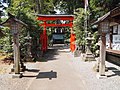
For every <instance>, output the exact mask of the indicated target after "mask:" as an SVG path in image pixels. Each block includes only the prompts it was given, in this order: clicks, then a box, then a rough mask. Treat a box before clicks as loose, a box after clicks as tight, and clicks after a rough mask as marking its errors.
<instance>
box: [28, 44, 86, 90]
mask: <svg viewBox="0 0 120 90" xmlns="http://www.w3.org/2000/svg"><path fill="white" fill-rule="evenodd" d="M72 58H73V57H71V56H70V52H69V49H66V47H64V46H54V50H53V49H51V50H49V51H48V53H47V54H46V55H45V60H46V62H39V69H40V71H39V74H38V75H37V77H35V78H34V80H33V82H32V83H31V84H30V86H29V88H28V90H86V89H85V86H84V84H83V81H82V79H81V76H80V74H79V73H77V72H76V71H75V70H74V68H73V67H72V63H71V62H72Z"/></svg>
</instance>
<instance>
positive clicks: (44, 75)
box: [36, 70, 57, 80]
mask: <svg viewBox="0 0 120 90" xmlns="http://www.w3.org/2000/svg"><path fill="white" fill-rule="evenodd" d="M43 78H49V80H51V79H52V78H57V72H53V70H51V71H50V72H40V73H39V74H38V75H37V77H36V79H43Z"/></svg>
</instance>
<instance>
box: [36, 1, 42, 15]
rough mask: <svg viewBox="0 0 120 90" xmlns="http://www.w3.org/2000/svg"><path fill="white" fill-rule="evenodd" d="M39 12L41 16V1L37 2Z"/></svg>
mask: <svg viewBox="0 0 120 90" xmlns="http://www.w3.org/2000/svg"><path fill="white" fill-rule="evenodd" d="M36 5H37V12H38V14H41V0H36Z"/></svg>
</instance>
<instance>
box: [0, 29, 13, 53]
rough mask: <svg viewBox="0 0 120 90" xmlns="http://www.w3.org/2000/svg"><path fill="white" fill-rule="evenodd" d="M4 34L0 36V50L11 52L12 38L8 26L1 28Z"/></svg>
mask: <svg viewBox="0 0 120 90" xmlns="http://www.w3.org/2000/svg"><path fill="white" fill-rule="evenodd" d="M3 31H4V33H5V36H4V37H2V38H0V47H1V50H2V52H7V53H8V52H12V45H11V43H12V38H11V35H10V31H9V28H4V29H3Z"/></svg>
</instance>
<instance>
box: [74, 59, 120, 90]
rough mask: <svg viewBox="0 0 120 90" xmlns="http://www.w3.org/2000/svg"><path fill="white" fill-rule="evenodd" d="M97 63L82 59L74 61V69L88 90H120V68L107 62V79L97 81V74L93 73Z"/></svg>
mask: <svg viewBox="0 0 120 90" xmlns="http://www.w3.org/2000/svg"><path fill="white" fill-rule="evenodd" d="M95 63H96V62H95V61H92V62H84V61H82V60H81V58H80V57H76V58H74V59H73V60H72V64H73V65H72V67H73V68H74V70H76V71H77V72H78V73H79V74H80V75H81V76H82V80H83V81H84V83H85V85H86V87H87V89H88V90H120V67H119V66H116V65H114V64H111V63H109V62H107V61H106V67H108V72H106V75H107V76H108V77H107V79H97V77H96V75H97V72H94V71H93V67H94V65H95Z"/></svg>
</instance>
